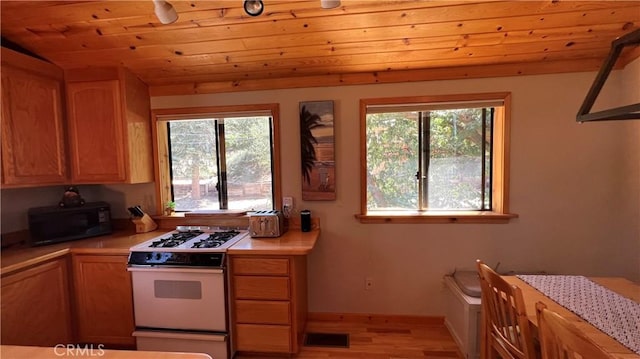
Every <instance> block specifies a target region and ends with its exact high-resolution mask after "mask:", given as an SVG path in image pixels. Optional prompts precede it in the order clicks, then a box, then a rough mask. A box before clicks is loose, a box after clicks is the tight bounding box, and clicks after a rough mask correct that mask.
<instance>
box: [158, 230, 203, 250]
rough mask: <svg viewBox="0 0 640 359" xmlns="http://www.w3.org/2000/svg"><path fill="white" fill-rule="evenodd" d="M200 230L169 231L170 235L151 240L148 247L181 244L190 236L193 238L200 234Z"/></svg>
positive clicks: (167, 246)
mask: <svg viewBox="0 0 640 359" xmlns="http://www.w3.org/2000/svg"><path fill="white" fill-rule="evenodd" d="M202 233H203V232H202V231H193V232H178V233H171V235H170V236H168V237H164V238H159V239H158V240H155V241H153V242H151V244H150V245H149V247H151V248H172V247H177V246H179V245H181V244H182V243H184V242H186V241H188V240H190V239H191V238H195V237H197V236H199V235H201V234H202Z"/></svg>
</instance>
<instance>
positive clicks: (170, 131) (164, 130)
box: [154, 105, 281, 212]
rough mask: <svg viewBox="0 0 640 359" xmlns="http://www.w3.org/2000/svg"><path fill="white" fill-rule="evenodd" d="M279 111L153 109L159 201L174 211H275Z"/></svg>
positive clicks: (272, 108) (263, 108)
mask: <svg viewBox="0 0 640 359" xmlns="http://www.w3.org/2000/svg"><path fill="white" fill-rule="evenodd" d="M277 109H278V108H277V105H264V106H232V107H219V108H190V109H171V110H156V111H154V118H155V122H156V126H155V129H156V136H155V137H156V143H157V144H158V169H159V176H158V178H160V181H158V182H159V184H158V187H159V193H160V195H159V198H160V203H161V204H162V203H166V202H168V201H173V202H175V209H176V211H178V212H188V211H194V210H219V209H233V210H236V209H237V210H269V209H274V208H278V207H279V205H280V204H279V202H278V201H277V199H278V198H280V197H281V196H280V183H279V182H280V181H279V178H280V176H279V165H278V164H277V159H278V158H279V156H278V154H279V151H278V148H279V146H278V143H277V138H278V137H277V133H278V131H277V129H278V118H277V114H278V111H277Z"/></svg>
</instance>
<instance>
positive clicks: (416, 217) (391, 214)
mask: <svg viewBox="0 0 640 359" xmlns="http://www.w3.org/2000/svg"><path fill="white" fill-rule="evenodd" d="M355 217H356V219H358V220H359V221H360V223H364V224H381V223H389V224H419V223H490V224H503V223H509V221H510V220H511V219H513V218H518V215H517V214H513V213H497V212H475V211H473V212H472V211H470V212H458V211H456V212H404V211H403V212H399V211H388V212H376V213H375V214H371V213H368V214H356V215H355Z"/></svg>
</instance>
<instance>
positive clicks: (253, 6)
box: [244, 0, 264, 16]
mask: <svg viewBox="0 0 640 359" xmlns="http://www.w3.org/2000/svg"><path fill="white" fill-rule="evenodd" d="M263 11H264V4H263V3H262V0H244V12H246V13H247V15H249V16H258V15H260V14H262V12H263Z"/></svg>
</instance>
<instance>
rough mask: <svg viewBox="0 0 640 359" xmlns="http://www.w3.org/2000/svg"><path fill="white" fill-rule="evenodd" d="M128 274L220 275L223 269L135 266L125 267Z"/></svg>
mask: <svg viewBox="0 0 640 359" xmlns="http://www.w3.org/2000/svg"><path fill="white" fill-rule="evenodd" d="M127 271H129V272H155V273H162V272H165V273H167V272H170V273H204V274H222V273H224V269H221V268H190V267H151V266H135V267H131V266H130V267H127Z"/></svg>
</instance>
